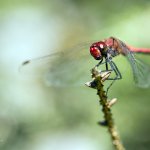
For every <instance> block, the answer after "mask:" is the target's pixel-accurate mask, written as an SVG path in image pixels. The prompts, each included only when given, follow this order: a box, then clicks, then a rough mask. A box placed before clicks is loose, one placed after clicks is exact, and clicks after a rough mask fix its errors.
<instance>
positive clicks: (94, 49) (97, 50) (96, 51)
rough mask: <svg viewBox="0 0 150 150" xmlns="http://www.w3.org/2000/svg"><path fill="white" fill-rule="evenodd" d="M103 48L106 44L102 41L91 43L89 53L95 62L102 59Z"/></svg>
mask: <svg viewBox="0 0 150 150" xmlns="http://www.w3.org/2000/svg"><path fill="white" fill-rule="evenodd" d="M105 47H106V44H105V43H104V42H102V41H100V42H96V43H93V44H92V45H91V47H90V53H91V55H92V56H93V57H94V58H95V59H96V60H100V59H101V58H102V52H103V50H104V49H105Z"/></svg>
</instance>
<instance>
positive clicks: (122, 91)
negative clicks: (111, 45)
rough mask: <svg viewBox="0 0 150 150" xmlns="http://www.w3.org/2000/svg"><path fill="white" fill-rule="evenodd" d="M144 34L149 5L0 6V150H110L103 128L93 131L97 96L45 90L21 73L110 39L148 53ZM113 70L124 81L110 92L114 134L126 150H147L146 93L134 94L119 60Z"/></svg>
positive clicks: (135, 0)
mask: <svg viewBox="0 0 150 150" xmlns="http://www.w3.org/2000/svg"><path fill="white" fill-rule="evenodd" d="M149 27H150V1H148V0H132V1H130V0H113V1H108V0H105V1H102V0H99V1H98V0H93V1H91V0H0V66H1V69H0V74H1V78H0V88H1V90H0V149H1V150H111V149H113V147H112V144H111V140H110V136H109V134H108V132H107V129H105V128H103V127H99V126H98V125H97V124H96V122H97V121H99V120H103V114H102V112H101V108H100V107H99V103H98V97H97V96H96V91H95V90H92V89H90V88H87V87H85V86H84V83H83V86H82V87H81V86H80V87H72V88H64V87H63V88H58V87H55V88H54V87H47V86H46V84H45V83H44V82H43V81H42V80H38V79H34V78H33V77H31V78H30V77H28V78H26V79H25V78H24V77H23V75H22V74H20V73H19V71H18V68H19V66H20V64H21V62H23V61H24V60H26V59H28V58H36V57H39V56H42V55H46V54H49V53H51V52H52V51H53V50H56V49H58V50H59V51H60V50H61V49H64V48H66V47H69V46H72V45H75V44H76V43H81V42H84V41H89V40H102V39H104V38H108V37H109V36H115V37H117V38H119V39H121V40H123V41H125V42H127V43H129V44H132V45H135V46H139V47H140V46H141V47H150V42H149V41H150V30H149ZM87 52H88V50H87ZM142 59H147V63H149V64H150V62H149V61H148V60H149V57H148V56H142ZM116 63H117V64H118V63H119V64H118V65H119V68H120V69H121V70H122V68H123V71H122V72H123V78H124V79H123V80H121V81H118V82H117V83H115V84H114V86H113V88H112V89H111V90H110V92H109V98H113V97H116V98H117V99H118V102H117V104H116V105H115V106H114V107H113V113H114V118H115V121H116V124H117V128H118V130H119V132H120V135H121V138H122V140H123V143H124V145H125V147H126V149H127V150H134V149H136V150H149V149H150V134H149V133H150V118H149V115H150V110H149V104H150V102H149V99H150V98H149V97H150V89H139V88H137V87H135V85H134V83H133V77H132V73H131V71H130V69H128V68H129V65H128V63H127V62H126V60H125V59H124V58H123V57H119V58H118V59H117V60H116ZM89 64H90V61H89ZM87 66H88V64H87ZM89 66H90V65H89ZM83 69H84V68H83ZM90 69H91V68H90V67H89V70H90ZM127 70H129V71H127ZM76 71H77V70H76ZM39 73H40V70H39ZM85 76H90V72H89V74H85Z"/></svg>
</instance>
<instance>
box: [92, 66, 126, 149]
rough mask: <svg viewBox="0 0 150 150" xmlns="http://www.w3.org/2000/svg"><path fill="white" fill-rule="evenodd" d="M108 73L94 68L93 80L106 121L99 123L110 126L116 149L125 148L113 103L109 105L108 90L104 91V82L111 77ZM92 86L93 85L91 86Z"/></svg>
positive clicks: (109, 129)
mask: <svg viewBox="0 0 150 150" xmlns="http://www.w3.org/2000/svg"><path fill="white" fill-rule="evenodd" d="M105 73H106V75H103V74H101V73H99V72H98V71H97V70H96V69H95V68H94V69H93V70H92V77H93V78H94V80H93V81H92V82H94V85H95V87H94V88H95V89H97V95H98V96H99V98H100V100H99V103H100V105H101V106H102V111H103V113H104V119H105V120H104V121H103V122H100V123H99V124H101V125H103V126H106V127H108V131H109V133H110V135H111V138H112V143H113V145H114V146H115V149H116V150H125V148H124V146H123V144H122V142H121V139H120V137H119V134H118V131H117V130H116V125H115V122H114V120H113V115H112V113H111V109H110V107H111V105H109V102H111V101H108V100H107V95H106V92H105V91H104V85H103V82H104V81H105V80H106V79H107V78H108V77H109V75H110V72H109V73H108V72H105ZM90 87H92V86H90Z"/></svg>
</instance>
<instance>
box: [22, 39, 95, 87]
mask: <svg viewBox="0 0 150 150" xmlns="http://www.w3.org/2000/svg"><path fill="white" fill-rule="evenodd" d="M91 44H92V43H91V42H85V43H82V44H78V45H77V46H74V47H73V48H71V49H67V50H64V51H61V52H56V53H53V54H50V55H47V56H43V57H40V58H35V59H31V60H27V61H25V62H23V63H22V65H21V67H20V70H21V72H23V74H27V75H32V76H34V77H40V78H41V77H42V78H43V79H44V80H45V82H46V84H47V85H49V86H59V87H60V86H76V85H84V83H85V82H86V81H88V80H89V79H90V69H91V68H92V67H93V66H94V65H95V64H96V63H97V62H96V61H95V60H94V59H93V58H92V57H91V55H90V53H89V46H90V45H91Z"/></svg>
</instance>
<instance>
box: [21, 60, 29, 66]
mask: <svg viewBox="0 0 150 150" xmlns="http://www.w3.org/2000/svg"><path fill="white" fill-rule="evenodd" d="M29 63H30V60H26V61H24V62H23V63H22V65H23V66H24V65H27V64H29Z"/></svg>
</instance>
